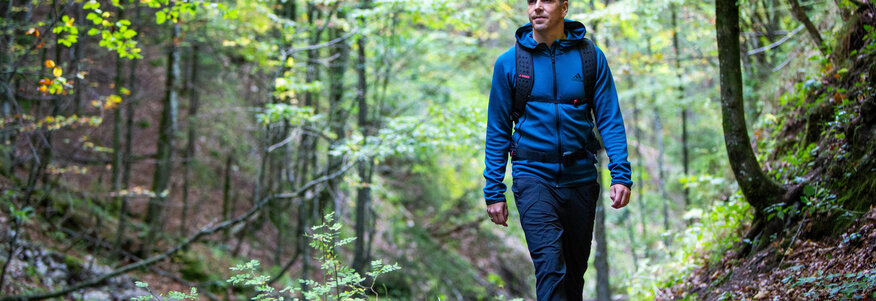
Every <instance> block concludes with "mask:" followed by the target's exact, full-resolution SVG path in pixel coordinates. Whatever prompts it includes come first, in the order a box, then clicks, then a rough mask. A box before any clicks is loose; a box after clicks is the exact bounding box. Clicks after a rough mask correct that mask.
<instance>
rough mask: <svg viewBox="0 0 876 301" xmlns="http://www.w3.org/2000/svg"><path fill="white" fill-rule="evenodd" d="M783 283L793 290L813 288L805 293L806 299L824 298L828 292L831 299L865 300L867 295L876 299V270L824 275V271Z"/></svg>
mask: <svg viewBox="0 0 876 301" xmlns="http://www.w3.org/2000/svg"><path fill="white" fill-rule="evenodd" d="M782 282H783V283H786V284H790V285H791V288H794V287H798V286H801V287H805V286H812V287H811V288H810V289H809V290H808V291H806V292H804V293H803V296H804V297H808V298H816V297H824V296H821V295H819V293H820V292H822V293H823V292H826V293H827V294H828V297H830V299H837V298H840V297H844V298H840V299H853V298H854V299H864V298H867V297H868V296H866V295H865V294H867V293H868V292H869V293H870V294H871V295H870V296H869V297H876V292H873V288H874V287H876V270H865V271H860V272H857V273H835V274H828V275H824V271H817V272H816V273H813V275H812V276H809V277H800V278H795V277H793V276H788V277H785V279H782Z"/></svg>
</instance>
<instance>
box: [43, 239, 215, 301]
mask: <svg viewBox="0 0 876 301" xmlns="http://www.w3.org/2000/svg"><path fill="white" fill-rule="evenodd" d="M56 229H60V230H61V232H64V233H66V234H67V235H75V236H79V237H81V238H83V239H85V240H87V241H88V242H90V243H92V244H95V245H97V246H100V247H101V248H104V249H107V250H111V249H112V246H111V245H110V244H109V243H106V242H103V241H98V240H97V239H95V238H94V237H91V236H89V235H88V234H85V233H81V232H77V231H73V230H71V229H67V228H63V227H60V228H56ZM119 254H121V255H122V256H125V257H127V258H129V259H133V260H137V261H139V260H142V259H141V258H140V257H137V256H136V255H134V254H131V253H129V252H127V251H125V250H119ZM149 269H150V270H152V271H153V272H155V273H157V274H159V275H161V276H164V277H165V278H170V279H171V280H173V281H176V282H178V283H180V284H182V285H185V286H190V287H197V288H198V289H200V291H198V293H199V294H203V295H204V296H207V298H208V299H210V300H212V301H218V300H219V298H218V297H216V295H214V294H213V293H211V292H209V291H207V290H206V289H204V287H203V286H202V285H201V284H200V283H194V282H191V281H188V280H185V279H182V278H180V277H179V276H176V275H174V274H172V273H171V272H168V271H165V270H163V269H161V268H158V267H155V266H150V267H149Z"/></svg>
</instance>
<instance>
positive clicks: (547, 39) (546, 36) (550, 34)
mask: <svg viewBox="0 0 876 301" xmlns="http://www.w3.org/2000/svg"><path fill="white" fill-rule="evenodd" d="M532 38H533V39H535V42H536V43H538V44H540V43H545V45H547V47H548V48H551V45H553V44H554V41H556V40H559V39H565V38H566V31H565V28H564V26H557V28H552V29H550V30H545V31H536V30H533V31H532Z"/></svg>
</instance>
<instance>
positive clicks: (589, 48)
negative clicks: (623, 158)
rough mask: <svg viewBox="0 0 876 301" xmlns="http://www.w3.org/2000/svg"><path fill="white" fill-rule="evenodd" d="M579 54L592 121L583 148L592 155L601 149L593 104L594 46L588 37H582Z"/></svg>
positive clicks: (585, 96)
mask: <svg viewBox="0 0 876 301" xmlns="http://www.w3.org/2000/svg"><path fill="white" fill-rule="evenodd" d="M578 51H579V53H580V54H581V69H582V70H581V72H582V75H583V76H584V98H585V100H584V103H586V104H587V107H588V108H589V110H590V114H589V116H590V120H591V121H593V130H592V131H590V135H589V137H588V140H587V144H586V145H585V148H587V150H588V151H590V152H591V153H593V154H594V155H596V154H598V153H599V151H601V150H602V141H601V140H602V138H601V137H600V136H599V132H598V131H597V129H596V108H595V106H594V103H595V102H594V94H595V92H596V46H595V45H594V44H593V41H591V40H590V39H587V38H584V43H583V45H581V47H578Z"/></svg>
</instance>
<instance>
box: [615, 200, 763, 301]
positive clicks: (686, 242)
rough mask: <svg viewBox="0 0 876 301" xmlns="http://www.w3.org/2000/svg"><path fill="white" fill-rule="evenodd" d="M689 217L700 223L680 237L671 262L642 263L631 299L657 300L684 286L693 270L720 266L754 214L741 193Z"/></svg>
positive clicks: (634, 277) (695, 210) (633, 285)
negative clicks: (667, 290) (664, 290)
mask: <svg viewBox="0 0 876 301" xmlns="http://www.w3.org/2000/svg"><path fill="white" fill-rule="evenodd" d="M688 215H692V216H693V217H694V219H696V217H699V219H698V220H697V221H696V222H694V223H693V224H692V225H691V226H690V227H688V228H687V229H685V230H684V232H682V233H681V234H680V235H678V236H677V238H676V241H675V244H673V250H674V251H675V252H674V253H672V256H671V258H669V259H668V260H666V261H665V262H663V263H651V262H647V261H648V260H646V262H642V263H641V265H640V267H641V269H639V270H638V272H637V273H636V274H635V275H634V276H633V279H632V282H631V283H630V286H629V289H628V293H629V295H630V299H632V300H651V299H654V298H655V297H658V296H657V295H656V294H657V293H658V292H659V291H660V288H664V287H671V286H673V285H675V284H677V283H680V282H681V281H683V280H684V278H685V277H686V276H687V275H688V274H689V272H690V271H691V270H692V269H693V268H695V267H698V266H701V265H703V264H704V263H706V262H717V261H718V260H719V259H720V258H721V256H722V254H723V252H724V250H726V249H728V248H729V247H730V246H732V245H733V244H734V243H736V242H737V241H739V239H740V236H741V235H740V233H739V232H738V229H740V228H741V227H742V226H743V224H744V223H746V222H748V221H749V219H750V216H751V212H750V210H749V205H748V202H746V201H745V200H744V199H743V197H742V195H741V193H736V194H734V195H732V196H731V197H730V198H729V199H728V200H727V201H726V202H717V203H715V204H714V205H713V206H712V207H711V208H709V209H707V210H701V209H693V210H690V211H689V212H688Z"/></svg>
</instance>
